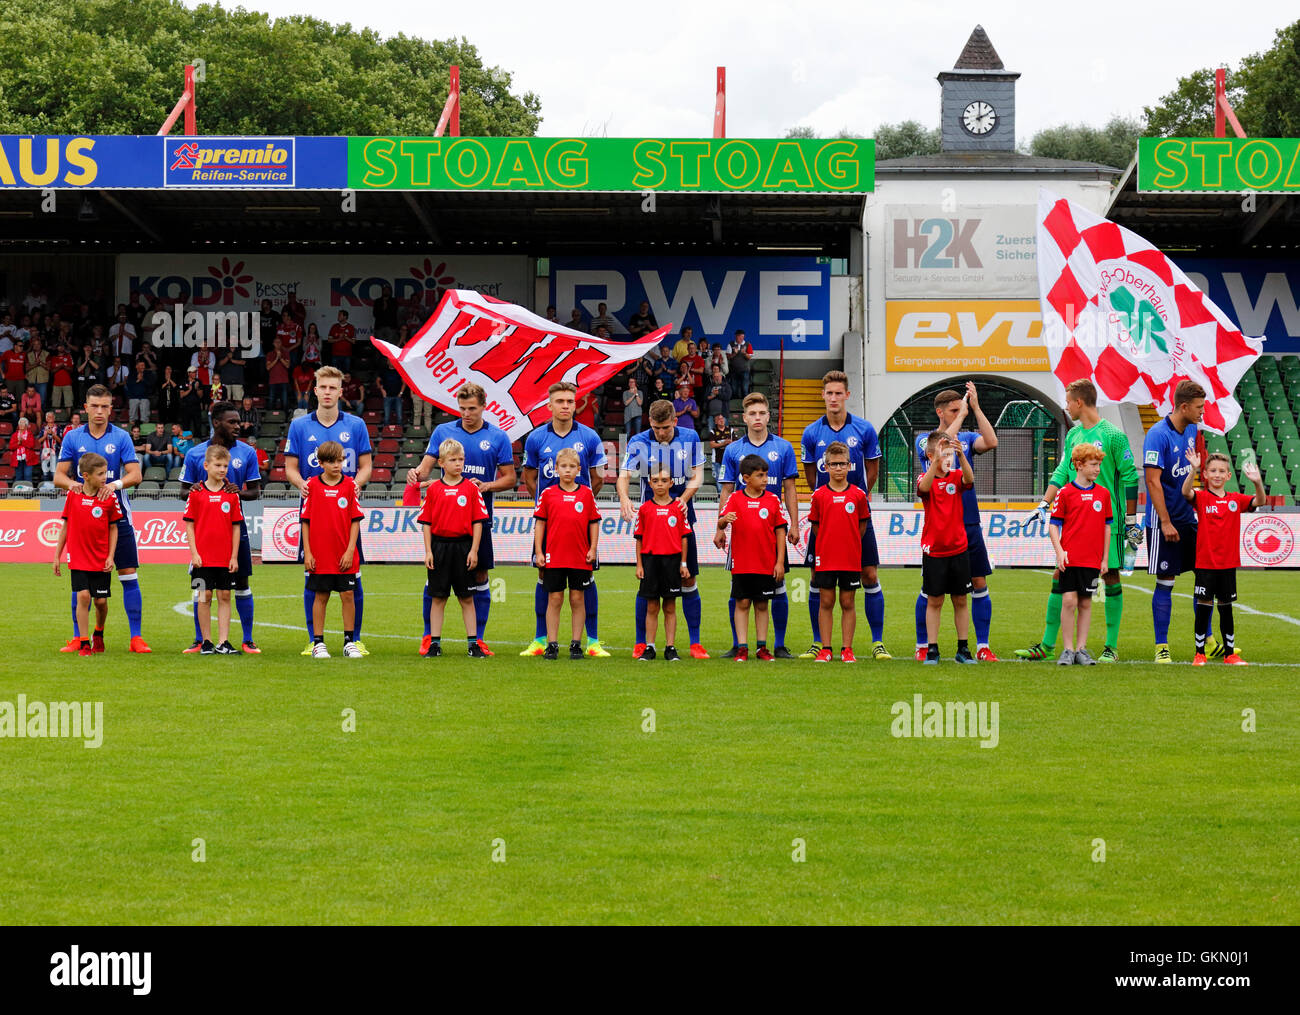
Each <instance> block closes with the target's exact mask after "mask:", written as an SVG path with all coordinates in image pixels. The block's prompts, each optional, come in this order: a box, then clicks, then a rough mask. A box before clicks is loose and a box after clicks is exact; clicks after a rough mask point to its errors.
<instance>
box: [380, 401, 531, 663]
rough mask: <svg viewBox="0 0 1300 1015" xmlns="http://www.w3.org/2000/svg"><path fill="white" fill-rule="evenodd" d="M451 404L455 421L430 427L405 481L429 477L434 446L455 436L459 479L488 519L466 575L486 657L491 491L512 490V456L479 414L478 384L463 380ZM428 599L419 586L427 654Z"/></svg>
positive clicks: (502, 435)
mask: <svg viewBox="0 0 1300 1015" xmlns="http://www.w3.org/2000/svg"><path fill="white" fill-rule="evenodd" d="M456 405H457V406H458V407H459V408H460V419H459V420H458V421H456V422H454V423H443V424H441V425H440V426H437V427H435V428H434V431H433V435H432V436H431V437H430V438H429V446H428V447H427V448H425V450H424V458H422V459H421V460H420V464H419V466H418V467H417V468H414V469H411V470H409V471H408V472H407V474H406V482H407V485H411V484H416V485H419V484H420V483H423V482H424V481H425V480H426V479H428V478H429V474H430V472H431V470H432V469H433V467H434V466H435V465H437V464H438V448H440V447H441V446H442V442H443V441H445V440H454V441H456V442H457V443H458V444H460V445H461V446H462V447H463V448H464V449H465V471H464V473H463V475H464V477H465V478H466V479H468V480H469V481H470V482H471V483H473V484H474V486H475V487H477V488H478V491H479V493H481V494H482V495H483V503H484V505H485V506H486V507H487V513H488V520H487V522H486V523H484V525H483V535H482V539H481V540H480V542H479V544H478V566H477V567H476V568H475V570H474V573H473V574H471V575H470V579H471V582H472V584H471V585H470V587H469V590H470V592H471V593H472V594H473V596H474V621H475V626H476V627H477V628H478V630H477V632H476V634H475V639H476V641H477V644H478V647H479V650H480V651H481V652H482V653H483V654H484V655H487V656H490V655H494V654H495V653H494V652H493V651H492V650H491V649H490V648H488V645H487V642H486V641H485V640H484V638H485V636H486V634H487V622H488V613H489V612H490V611H491V609H492V593H491V590H490V588H489V586H488V572H489V571H491V570H492V569H493V568H494V567H495V566H496V562H495V558H494V557H493V555H492V495H493V493H495V492H496V491H498V490H500V491H506V490H513V489H514V488H515V454H514V449H513V448H512V447H511V446H510V438H509V437H508V436H507V435H506V432H505V431H504V430H502V429H501V428H500V427H499V426H493V425H492V424H491V423H489V422H488V421H487V420H485V419H484V418H483V407H484V406H485V405H487V392H485V391H484V390H483V389H482V388H481V387H480V386H479V385H477V384H466V385H464V386H463V387H462V388H461V389H460V390H459V391H458V392H456ZM432 604H433V597H432V596H430V595H429V584H428V582H425V585H424V638H423V640H422V641H421V642H420V655H427V654H428V652H429V646H430V645H431V644H432V643H433V636H432V634H431V633H430V632H431V628H430V626H429V607H430V606H432Z"/></svg>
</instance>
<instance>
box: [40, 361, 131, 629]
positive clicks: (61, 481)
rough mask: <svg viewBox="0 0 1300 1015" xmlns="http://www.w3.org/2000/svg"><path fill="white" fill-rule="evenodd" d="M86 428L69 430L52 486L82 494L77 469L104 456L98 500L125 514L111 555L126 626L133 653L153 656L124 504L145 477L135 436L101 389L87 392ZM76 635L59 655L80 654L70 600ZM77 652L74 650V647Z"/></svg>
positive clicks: (127, 504) (128, 511)
mask: <svg viewBox="0 0 1300 1015" xmlns="http://www.w3.org/2000/svg"><path fill="white" fill-rule="evenodd" d="M85 409H86V420H87V421H86V422H85V423H83V424H82V425H81V426H79V427H77V428H76V429H75V430H69V431H68V432H67V433H66V434H64V437H63V443H62V444H61V445H60V447H59V463H58V465H57V466H56V467H55V471H54V485H55V486H57V487H58V488H59V489H60V490H67V491H68V492H69V493H81V474H80V473H79V472H78V471H77V463H78V462H79V461H80V460H81V456H82V455H84V454H86V453H87V452H89V451H93V452H94V453H95V454H97V455H101V456H103V458H104V460H105V461H106V462H108V475H107V477H106V478H105V482H104V485H103V486H101V487H100V490H99V496H100V497H101V498H103V499H105V500H107V499H108V498H109V497H116V498H117V504H118V507H119V508H120V509H121V511H122V520H121V521H119V522H118V523H117V551H116V553H114V555H113V566H114V567H116V568H117V580H118V581H119V582H121V583H122V606H123V607H125V609H126V619H127V624H128V626H129V627H130V630H131V645H130V648H131V651H132V652H152V651H153V649H151V648H150V647H149V645H148V643H146V642H145V640H144V638H143V637H142V636H141V634H140V618H141V617H142V616H143V614H144V604H143V602H142V601H141V598H140V576H139V575H138V574H137V570H138V569H139V567H140V555H139V553H138V552H137V551H136V545H135V528H134V526H133V525H132V524H131V502H130V501H129V500H127V498H126V491H127V490H129V489H130V488H131V487H133V486H138V485H139V484H140V480H141V478H142V477H143V475H144V473H143V472H142V471H141V469H140V460H139V459H138V458H137V457H136V453H135V445H134V444H133V443H132V442H131V435H130V434H129V433H127V432H126V431H125V430H123V429H122V428H121V427H120V426H113V424H111V423H110V422H109V418H110V417H111V416H112V415H113V394H112V392H111V391H109V390H108V388H106V387H104V385H102V384H95V385H92V386H91V387H90V388H89V390H87V391H86V404H85ZM72 633H73V638H72V640H71V641H69V642H68V644H67V645H64V646H63V648H62V649H60V651H62V652H76V651H78V650H79V649H80V647H81V637H82V636H83V634H84V632H82V631H79V630H78V629H77V594H76V593H75V592H74V593H73V594H72ZM74 646H75V647H74ZM92 648H93V649H94V651H96V652H103V651H104V632H103V631H96V632H94V638H93V640H92Z"/></svg>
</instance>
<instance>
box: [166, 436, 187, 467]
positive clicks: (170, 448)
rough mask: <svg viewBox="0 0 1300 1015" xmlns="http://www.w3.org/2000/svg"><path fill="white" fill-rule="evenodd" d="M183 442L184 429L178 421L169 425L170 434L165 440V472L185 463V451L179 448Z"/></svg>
mask: <svg viewBox="0 0 1300 1015" xmlns="http://www.w3.org/2000/svg"><path fill="white" fill-rule="evenodd" d="M184 443H185V431H183V430H182V429H181V425H180V424H179V423H173V424H172V426H171V435H170V436H169V438H168V441H167V472H168V473H169V474H170V473H171V471H172V469H179V468H182V467H184V465H185V452H184V451H182V450H181V447H182V446H183V445H184ZM186 450H188V449H186Z"/></svg>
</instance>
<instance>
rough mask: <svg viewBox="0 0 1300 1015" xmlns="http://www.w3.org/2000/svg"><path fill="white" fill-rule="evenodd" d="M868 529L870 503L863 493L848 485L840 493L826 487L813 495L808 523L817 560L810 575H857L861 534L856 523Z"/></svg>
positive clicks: (864, 492) (822, 487)
mask: <svg viewBox="0 0 1300 1015" xmlns="http://www.w3.org/2000/svg"><path fill="white" fill-rule="evenodd" d="M864 518H865V519H867V520H868V521H867V524H868V525H870V524H871V522H870V518H871V502H870V501H868V500H867V494H866V491H864V490H863V489H862V487H860V486H854V485H853V484H852V483H850V484H849V485H848V487H847V488H846V489H843V490H832V489H831V488H830V486H829V484H828V485H826V486H819V487H817V489H816V490H815V491H814V492H813V497H812V507H811V508H810V509H809V512H808V521H809V522H810V523H811V524H813V525H816V526H817V542H816V549H817V557H816V559H815V560H814V561H813V570H814V571H861V570H862V530H861V529H860V528H859V527H858V523H859V522H861V521H862V520H863V519H864Z"/></svg>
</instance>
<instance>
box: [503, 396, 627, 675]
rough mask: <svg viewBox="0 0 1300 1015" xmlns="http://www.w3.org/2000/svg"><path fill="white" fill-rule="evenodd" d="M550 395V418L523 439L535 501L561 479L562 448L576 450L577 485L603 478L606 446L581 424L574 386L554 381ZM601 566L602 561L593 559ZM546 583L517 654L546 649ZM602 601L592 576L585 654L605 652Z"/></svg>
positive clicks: (594, 486) (594, 487)
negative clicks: (530, 630)
mask: <svg viewBox="0 0 1300 1015" xmlns="http://www.w3.org/2000/svg"><path fill="white" fill-rule="evenodd" d="M547 394H548V395H549V398H550V402H549V404H550V410H551V420H550V422H549V423H544V424H542V425H541V426H539V427H538V428H537V429H536V430H534V431H533V432H532V433H530V434H529V435H528V438H527V440H525V441H524V485H525V486H526V487H527V488H528V492H529V494H530V495H532V498H533V501H534V503H537V502H540V501H541V499H542V491H543V490H545V489H546V488H547V487H548V486H554V485H555V484H556V483H558V482H559V479H558V478H557V476H556V474H555V456H556V455H557V454H558V453H559V451H560V449H561V448H573V450H574V451H576V452H577V453H578V461H579V463H580V467H579V469H578V477H577V478H578V485H579V486H589V487H591V492H592V495H593V496H595V495H596V494H598V493H600V488H601V486H602V485H603V484H604V480H603V479H602V478H601V475H600V473H599V472H597V471H596V470H597V469H599V468H600V467H601V466H602V465H604V464H605V463H606V462H607V461H608V457H607V456H606V455H605V446H604V444H602V443H601V440H600V435H599V434H598V433H596V431H595V430H593V429H591V427H589V426H583V424H581V423H579V422H578V421H577V420H576V419H574V418H573V414H574V411H575V409H576V408H577V404H578V386H577V385H576V384H573V383H571V382H570V381H557V382H556V383H554V384H552V385H551V386H550V388H548V389H547ZM596 566H597V567H599V566H600V562H599V561H597V562H596ZM549 598H550V597H549V595H548V594H547V592H546V587H545V586H544V585H543V584H542V581H541V579H540V578H538V580H537V590H536V593H535V594H534V597H533V609H534V611H535V612H536V615H537V625H536V627H535V628H534V638H533V640H532V641H531V642H529V643H528V647H527V648H525V649H524V650H523V651H522V652H520V653H519V654H520V655H521V656H540V655H542V654H543V653H544V652H545V651H546V604H547V601H548V600H549ZM599 604H600V600H599V598H598V597H597V595H596V579H595V577H594V575H593V577H592V580H591V584H589V585H588V586H587V589H586V607H587V621H586V623H587V648H586V653H587V655H589V656H608V655H609V653H608V652H606V651H605V647H604V646H603V645H601V643H600V636H599V633H598V632H599V631H600V627H599V625H598V623H597V616H596V610H597V607H598V606H599Z"/></svg>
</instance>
